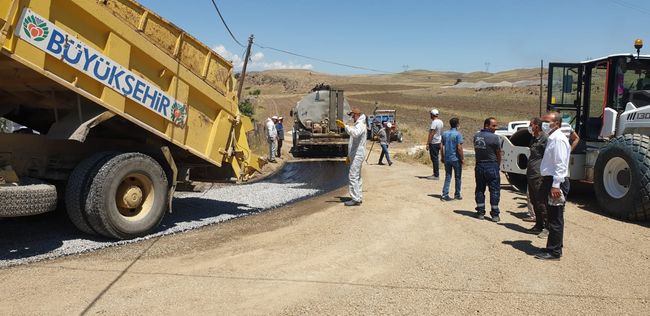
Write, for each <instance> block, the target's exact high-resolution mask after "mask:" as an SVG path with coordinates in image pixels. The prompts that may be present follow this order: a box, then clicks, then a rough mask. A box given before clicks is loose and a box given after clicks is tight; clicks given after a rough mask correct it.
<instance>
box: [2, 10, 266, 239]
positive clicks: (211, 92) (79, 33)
mask: <svg viewBox="0 0 650 316" xmlns="http://www.w3.org/2000/svg"><path fill="white" fill-rule="evenodd" d="M0 45H1V48H0V49H1V53H0V117H3V118H4V119H7V120H9V121H11V122H13V123H16V124H19V126H22V128H20V129H18V130H16V131H14V132H13V133H0V217H14V216H25V215H32V214H38V213H43V212H47V211H52V210H54V209H55V208H56V207H57V205H58V206H60V207H61V208H63V207H64V208H65V209H66V211H67V213H68V215H69V217H70V220H71V221H72V222H73V223H74V224H75V226H76V227H78V228H79V229H80V230H82V231H84V232H86V233H90V234H99V235H104V236H108V237H112V238H133V237H137V236H141V235H144V234H147V233H149V232H151V231H152V230H153V229H155V228H156V227H157V226H158V224H159V223H160V221H161V220H162V218H163V216H164V214H165V212H167V211H168V210H169V211H171V199H172V195H173V192H174V190H175V187H176V185H177V184H178V183H181V182H187V181H191V180H201V181H221V180H227V179H230V180H232V179H246V178H248V177H249V176H250V175H252V174H253V173H254V172H256V171H259V169H260V167H261V164H263V163H264V162H263V160H260V158H259V157H258V156H256V155H254V154H253V153H251V151H250V149H249V146H248V142H247V138H246V133H247V132H248V131H250V130H251V129H252V128H253V126H252V124H251V121H250V119H248V118H247V117H245V116H242V115H241V114H240V112H239V109H238V100H237V97H236V93H235V85H236V82H235V79H234V78H233V65H232V64H231V63H230V62H228V61H226V60H225V59H223V58H222V57H221V56H219V55H218V54H216V53H215V52H214V51H213V50H212V49H210V48H209V47H207V46H206V45H204V44H202V43H201V42H199V41H198V40H196V39H195V38H194V37H192V36H191V35H189V34H187V33H185V32H184V31H183V30H181V29H180V28H178V27H176V26H174V25H173V24H172V23H170V22H168V21H167V20H165V19H164V18H162V17H160V16H158V15H156V14H155V13H153V12H151V11H149V10H147V9H146V8H144V7H142V6H141V5H139V4H138V3H136V2H134V1H132V0H103V1H98V0H38V1H35V0H33V1H27V0H0Z"/></svg>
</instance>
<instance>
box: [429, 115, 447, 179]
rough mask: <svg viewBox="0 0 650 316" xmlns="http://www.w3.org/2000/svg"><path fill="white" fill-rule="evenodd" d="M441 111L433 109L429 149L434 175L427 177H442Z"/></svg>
mask: <svg viewBox="0 0 650 316" xmlns="http://www.w3.org/2000/svg"><path fill="white" fill-rule="evenodd" d="M438 115H440V112H438V109H433V110H431V128H430V129H429V138H427V147H426V148H427V150H428V151H429V157H430V158H431V163H432V164H433V175H432V176H430V177H428V178H427V179H431V180H438V179H440V142H441V141H442V127H443V124H442V120H440V119H439V118H438Z"/></svg>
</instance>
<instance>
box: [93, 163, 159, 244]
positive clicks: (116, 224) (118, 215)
mask: <svg viewBox="0 0 650 316" xmlns="http://www.w3.org/2000/svg"><path fill="white" fill-rule="evenodd" d="M168 192H169V185H168V182H167V177H166V176H165V171H164V170H163V168H162V167H161V166H160V164H158V162H156V161H155V160H154V159H153V158H151V157H149V156H147V155H144V154H141V153H125V154H119V155H116V156H113V157H111V158H110V159H108V160H106V161H105V162H104V163H103V165H102V166H101V168H99V170H98V171H97V174H96V175H95V176H94V178H93V180H92V183H91V184H90V188H89V193H88V197H87V199H86V203H87V205H86V215H87V217H88V222H89V224H90V226H91V227H92V228H93V230H94V231H96V232H97V233H99V234H101V235H104V236H107V237H111V238H117V239H131V238H135V237H140V236H144V235H146V234H148V233H150V232H151V231H152V230H154V229H155V228H156V227H157V226H158V225H159V224H160V221H161V220H162V218H163V216H164V215H165V211H166V210H167V205H168V203H167V202H168V200H167V197H168Z"/></svg>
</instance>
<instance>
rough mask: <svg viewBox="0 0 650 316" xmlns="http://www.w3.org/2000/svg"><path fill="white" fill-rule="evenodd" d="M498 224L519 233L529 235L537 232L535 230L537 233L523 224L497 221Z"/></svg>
mask: <svg viewBox="0 0 650 316" xmlns="http://www.w3.org/2000/svg"><path fill="white" fill-rule="evenodd" d="M498 225H499V226H503V227H505V228H507V229H511V230H514V231H516V232H519V233H524V234H529V235H536V234H538V233H539V232H537V233H534V232H531V231H529V230H528V228H526V227H523V226H521V225H519V224H512V223H499V224H498Z"/></svg>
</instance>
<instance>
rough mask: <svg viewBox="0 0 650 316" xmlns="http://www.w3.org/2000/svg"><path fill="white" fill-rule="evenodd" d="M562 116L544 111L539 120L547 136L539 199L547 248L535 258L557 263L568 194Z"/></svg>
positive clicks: (568, 148) (566, 144) (567, 151)
mask: <svg viewBox="0 0 650 316" xmlns="http://www.w3.org/2000/svg"><path fill="white" fill-rule="evenodd" d="M561 126H562V116H561V115H560V113H558V112H547V113H546V114H545V115H544V116H543V117H542V131H543V132H544V134H547V135H548V141H547V143H546V149H545V150H544V157H543V158H542V162H541V165H540V170H541V174H542V177H543V179H542V187H541V193H540V197H543V198H544V199H545V200H546V201H545V202H546V203H547V204H546V211H547V213H548V232H549V234H548V240H547V241H546V248H545V249H544V250H543V251H542V252H541V253H538V254H536V255H535V258H537V259H543V260H560V257H561V256H562V247H563V237H564V203H565V199H566V196H567V195H568V194H569V178H568V175H569V156H570V155H571V145H569V140H568V139H567V137H566V136H565V135H564V133H562V131H561V130H560V127H561Z"/></svg>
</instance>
